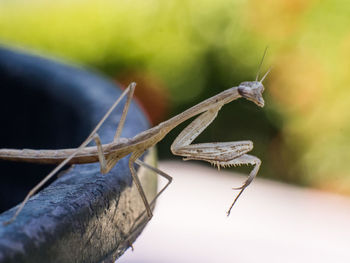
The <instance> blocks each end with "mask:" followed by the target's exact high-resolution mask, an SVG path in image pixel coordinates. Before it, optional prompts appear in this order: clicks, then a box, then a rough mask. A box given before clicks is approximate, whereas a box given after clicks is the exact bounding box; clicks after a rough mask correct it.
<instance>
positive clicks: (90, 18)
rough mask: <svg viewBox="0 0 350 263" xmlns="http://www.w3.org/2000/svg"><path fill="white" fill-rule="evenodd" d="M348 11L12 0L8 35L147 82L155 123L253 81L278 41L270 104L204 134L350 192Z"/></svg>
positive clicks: (0, 8) (298, 4)
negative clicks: (250, 147)
mask: <svg viewBox="0 0 350 263" xmlns="http://www.w3.org/2000/svg"><path fill="white" fill-rule="evenodd" d="M349 14H350V5H349V3H348V1H347V0H333V1H331V0H324V1H319V0H309V1H307V0H266V1H259V0H237V1H232V0H216V1H211V0H201V1H195V0H178V1H161V0H149V1H148V0H120V1H116V0H100V1H92V0H88V1H80V0H75V1H68V0H66V1H56V2H52V1H44V0H42V1H39V0H36V1H35V0H32V1H30V2H29V1H24V0H22V1H21V0H13V1H2V2H1V3H0V41H1V42H2V43H6V44H10V45H14V46H23V47H26V48H31V49H33V50H40V51H41V52H44V53H46V54H50V55H52V54H54V55H56V56H57V57H61V58H64V59H65V60H70V61H74V62H78V63H80V64H83V65H86V66H89V67H92V68H97V69H99V70H101V71H103V72H105V73H107V74H109V75H110V76H111V77H113V78H115V79H117V80H118V81H120V82H121V83H124V84H126V83H128V82H129V81H130V80H137V81H138V84H139V85H138V87H137V90H140V91H138V92H139V94H138V96H139V99H140V100H144V106H145V107H146V109H148V112H150V113H151V115H152V116H151V119H152V121H154V122H159V121H161V120H164V119H166V118H168V117H169V116H171V115H174V114H176V113H179V112H180V111H182V110H184V109H186V108H188V107H190V106H192V105H194V104H195V103H198V102H200V101H201V100H203V99H205V98H208V97H209V96H212V95H215V94H216V93H218V92H220V91H222V90H224V89H226V88H229V87H231V86H234V85H237V84H239V83H240V82H241V81H246V80H253V79H255V74H256V72H257V66H258V64H259V61H260V58H261V56H262V54H263V51H264V48H265V46H266V45H269V47H270V49H269V51H268V55H267V58H266V59H265V62H264V65H265V66H263V70H262V72H264V71H265V70H266V69H267V68H268V67H269V66H270V65H272V66H273V70H272V72H271V73H270V76H269V77H268V79H267V80H266V81H265V87H266V92H265V98H266V106H265V108H264V109H263V110H261V109H259V108H257V107H256V106H255V105H253V104H252V103H250V102H246V101H243V100H239V101H236V102H233V103H231V104H229V105H226V106H225V107H224V108H223V109H222V110H221V112H220V114H219V116H218V118H217V119H216V120H215V121H214V123H213V124H212V125H211V126H210V127H209V128H208V130H206V131H205V133H204V134H203V135H201V136H200V138H199V140H198V141H202V142H210V141H216V140H217V141H232V140H241V139H251V140H252V141H253V142H254V144H255V149H254V151H253V154H254V155H256V156H258V157H261V159H262V161H263V166H262V172H261V173H260V174H261V175H264V176H268V177H270V178H276V179H279V180H284V181H288V182H295V183H299V184H303V185H312V186H316V187H318V188H323V189H328V190H333V191H338V192H343V193H350V174H349V172H348V170H349V168H348V167H347V161H348V160H349V159H350V158H349V157H350V156H349V155H350V154H349V152H348V151H347V150H348V148H349V146H350V137H349V136H347V134H349V132H350V122H349V121H348V120H349V116H348V115H350V111H349V110H348V107H349V103H350V89H349V88H348V87H347V83H348V82H349V78H350V74H349V66H350V31H349V25H350V16H349ZM150 94H155V95H153V96H152V95H150ZM152 112H153V113H152ZM184 127H185V126H181V127H179V128H178V129H176V130H175V131H174V132H172V133H171V134H170V135H169V136H167V137H166V139H165V141H164V142H162V143H160V144H159V148H160V156H161V157H162V158H166V157H170V151H169V146H170V144H171V141H172V140H173V139H174V137H175V136H176V135H177V134H178V133H179V132H180V130H181V128H184Z"/></svg>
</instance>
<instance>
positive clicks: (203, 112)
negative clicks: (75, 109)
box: [0, 70, 270, 225]
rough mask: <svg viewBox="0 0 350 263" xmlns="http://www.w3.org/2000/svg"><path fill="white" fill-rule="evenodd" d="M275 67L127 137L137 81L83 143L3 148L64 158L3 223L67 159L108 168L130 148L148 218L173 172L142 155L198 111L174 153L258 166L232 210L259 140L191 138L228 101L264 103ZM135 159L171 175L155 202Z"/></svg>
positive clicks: (31, 158) (16, 157) (9, 156)
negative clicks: (104, 137) (114, 116)
mask: <svg viewBox="0 0 350 263" xmlns="http://www.w3.org/2000/svg"><path fill="white" fill-rule="evenodd" d="M269 71H270V70H268V71H267V72H266V73H265V75H264V76H263V77H262V79H261V80H260V81H258V74H259V73H258V74H257V77H256V79H255V81H246V82H242V83H240V84H239V86H237V87H232V88H229V89H227V90H225V91H223V92H221V93H219V94H217V95H215V96H213V97H211V98H208V99H206V100H204V101H203V102H201V103H199V104H197V105H195V106H193V107H191V108H189V109H188V110H186V111H184V112H182V113H180V114H178V115H176V116H174V117H172V118H170V119H169V120H167V121H164V122H162V123H160V124H158V125H157V126H154V127H153V128H150V129H148V130H146V131H143V132H141V133H139V134H137V135H136V136H134V137H133V138H121V137H120V136H121V132H122V129H123V126H124V122H125V120H126V116H127V112H128V109H129V105H130V103H131V99H132V97H133V94H134V90H135V86H136V83H131V84H130V85H129V86H128V87H127V89H125V91H124V92H123V93H122V94H121V96H120V97H119V98H118V99H117V100H116V101H115V103H114V104H113V105H112V106H111V108H110V109H109V110H108V111H107V113H106V114H105V115H104V117H103V118H102V119H101V120H100V122H99V123H98V124H97V125H96V127H95V128H94V129H93V131H92V132H91V133H90V135H89V136H88V137H87V138H86V140H85V141H84V142H83V143H82V144H81V145H80V146H79V147H78V148H72V149H62V150H28V149H25V150H16V149H0V159H2V160H9V161H22V162H33V163H50V164H57V163H58V164H59V165H58V166H57V167H56V168H54V169H53V170H52V171H51V172H50V173H49V174H48V175H47V176H46V177H45V178H44V179H43V180H42V181H41V182H40V183H39V184H37V185H36V186H35V187H34V188H33V189H32V190H31V191H30V192H29V193H28V194H27V196H26V197H25V199H24V200H23V201H22V203H21V204H20V205H19V207H18V208H17V210H16V212H15V213H14V215H13V216H12V218H11V219H10V220H9V221H7V222H4V223H3V224H4V225H6V224H9V223H11V222H13V221H14V220H15V219H16V217H17V216H18V215H19V214H20V212H21V210H22V209H23V207H24V205H25V204H26V202H27V201H28V200H29V198H30V197H31V196H33V195H34V194H35V192H36V191H38V189H39V188H40V187H41V186H42V185H44V184H45V182H47V181H48V180H49V179H50V178H52V177H53V176H54V175H55V174H56V173H57V172H58V171H59V170H60V169H61V168H62V167H64V166H65V165H66V164H82V163H92V162H99V163H100V170H101V173H102V174H106V173H108V172H109V171H110V170H111V169H112V168H113V167H114V166H115V164H116V163H117V162H118V161H119V160H120V159H122V158H124V157H125V156H127V155H129V154H130V158H129V169H130V172H131V176H132V178H133V181H134V183H135V185H136V187H137V190H138V192H139V194H140V197H141V199H142V201H143V203H144V206H145V209H146V212H147V216H148V219H151V218H152V215H153V214H152V210H151V207H152V205H153V204H154V202H155V200H156V199H157V198H158V197H159V195H160V194H161V193H162V192H163V191H164V190H165V189H166V188H167V187H168V186H169V184H170V183H171V181H172V177H171V176H170V175H168V174H166V173H165V172H163V171H161V170H159V169H157V168H155V167H152V166H150V165H148V164H147V163H144V162H143V161H141V160H140V159H139V158H140V157H141V156H142V155H143V153H144V152H145V151H146V150H147V149H149V148H150V147H153V146H154V145H155V144H157V143H158V142H159V141H161V140H162V139H163V138H164V137H165V136H166V135H167V134H168V133H169V132H170V131H171V130H172V129H174V128H175V127H176V126H178V125H179V124H181V123H182V122H184V121H186V120H188V119H190V118H192V117H194V116H196V115H199V116H198V117H197V118H196V119H194V120H193V121H192V122H191V123H190V124H189V125H188V126H187V127H186V128H185V129H184V130H183V131H182V132H181V133H180V134H179V135H178V136H177V138H176V139H175V140H174V142H173V143H172V145H171V147H170V149H171V152H172V153H173V154H174V155H179V156H182V157H183V158H184V160H201V161H206V162H209V163H211V164H213V165H216V166H217V167H218V168H220V167H227V166H237V165H253V166H254V168H253V169H252V170H251V172H250V174H249V176H248V178H247V180H246V181H245V182H244V184H243V185H242V186H241V187H237V188H233V189H235V190H240V192H239V193H238V195H237V196H236V198H235V199H234V201H233V202H232V204H231V206H230V207H229V209H228V211H227V215H229V214H230V212H231V209H232V207H233V206H234V204H235V203H236V201H237V200H238V198H239V196H240V195H241V194H242V193H243V191H244V190H245V189H246V188H247V187H248V185H249V184H250V183H251V182H252V181H253V179H254V178H255V177H256V175H257V173H258V171H259V168H260V165H261V161H260V159H259V158H257V157H255V156H253V155H249V154H247V153H248V152H250V151H251V150H252V149H253V143H252V142H251V141H248V140H247V141H237V142H217V143H199V144H191V143H192V142H193V141H194V140H195V139H196V138H197V136H198V135H199V134H200V133H202V132H203V131H204V130H205V129H206V128H207V127H208V125H209V124H211V123H212V121H213V120H214V119H215V118H216V116H217V114H218V112H219V111H220V109H221V108H222V106H224V105H225V104H227V103H230V102H231V101H233V100H236V99H238V98H245V99H247V100H250V101H252V102H254V103H255V104H256V105H258V106H260V107H263V106H264V99H263V96H262V93H263V91H264V85H263V84H262V82H263V81H264V79H265V78H266V76H267V75H268V73H269ZM125 96H127V99H126V103H125V105H124V108H123V113H122V116H121V119H120V121H119V124H118V127H117V130H116V133H115V136H114V139H113V141H112V142H111V143H108V144H104V145H102V144H101V140H100V137H99V135H98V133H97V131H98V130H99V128H100V127H101V126H102V124H103V123H104V121H105V120H106V119H107V118H108V116H109V115H110V114H111V112H112V111H113V110H114V108H115V107H116V106H117V105H118V104H119V103H120V102H121V100H122V99H123V98H124V97H125ZM92 140H94V141H95V143H96V146H89V147H87V145H88V144H89V143H90V142H91V141H92ZM134 163H136V164H138V165H140V166H144V167H145V168H147V169H150V170H152V171H154V172H156V173H157V174H159V175H161V176H163V177H164V178H166V179H167V180H168V182H167V183H166V185H165V186H164V187H163V188H162V189H161V190H160V191H159V192H158V194H157V195H156V196H155V198H154V199H153V200H152V201H151V202H150V203H149V202H148V200H147V198H146V195H145V193H144V190H143V188H142V186H141V183H140V180H139V178H138V176H137V174H136V171H135V167H134Z"/></svg>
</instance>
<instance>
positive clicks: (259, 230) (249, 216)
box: [118, 162, 350, 263]
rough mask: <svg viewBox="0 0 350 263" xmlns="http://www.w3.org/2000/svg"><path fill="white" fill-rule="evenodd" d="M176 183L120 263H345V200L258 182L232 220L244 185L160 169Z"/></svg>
mask: <svg viewBox="0 0 350 263" xmlns="http://www.w3.org/2000/svg"><path fill="white" fill-rule="evenodd" d="M159 167H160V169H162V170H163V171H165V172H167V173H168V174H170V175H171V176H173V178H174V180H173V183H172V184H171V185H170V187H169V189H168V190H167V191H165V193H164V194H163V196H161V197H160V199H159V200H158V203H157V206H156V210H155V212H154V217H153V219H152V221H151V222H150V223H149V224H148V226H147V227H146V229H145V230H144V232H143V233H142V235H141V236H140V237H139V238H138V239H137V241H136V242H135V243H134V248H135V250H134V252H132V251H131V250H130V249H129V250H128V251H127V252H126V253H125V254H124V255H123V256H122V257H121V258H120V259H119V260H118V262H128V263H131V262H133V263H136V262H143V263H145V262H149V263H151V262H152V263H157V262H167V263H171V262H254V263H255V262H318V263H322V262H350V199H349V198H346V197H342V196H337V195H332V194H327V193H323V192H319V191H316V190H310V189H304V188H299V187H295V186H289V185H286V184H281V183H276V182H273V181H268V180H263V179H259V178H257V180H255V181H253V183H252V184H251V185H250V186H249V188H247V189H246V190H245V192H244V193H243V194H242V196H241V197H240V199H239V200H238V203H237V204H236V205H235V207H234V208H233V210H232V212H231V215H230V217H226V210H227V208H228V207H229V205H230V204H231V202H232V200H233V198H234V194H236V193H237V192H235V191H233V190H231V187H235V186H239V185H240V184H241V183H242V182H243V181H244V179H245V178H244V177H241V176H237V175H235V174H233V173H232V172H228V171H223V170H221V171H220V172H218V171H217V170H216V169H214V168H211V167H205V166H200V165H198V164H193V163H191V164H190V163H187V162H161V163H160V166H159Z"/></svg>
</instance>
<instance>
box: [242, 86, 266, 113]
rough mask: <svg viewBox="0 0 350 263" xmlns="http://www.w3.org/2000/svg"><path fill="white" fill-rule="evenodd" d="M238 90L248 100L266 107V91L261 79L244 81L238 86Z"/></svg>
mask: <svg viewBox="0 0 350 263" xmlns="http://www.w3.org/2000/svg"><path fill="white" fill-rule="evenodd" d="M238 92H239V94H240V95H241V96H242V97H243V98H246V99H247V100H250V101H252V102H254V103H255V104H256V105H258V106H260V107H264V104H265V102H264V98H263V96H262V93H263V92H264V85H263V84H262V83H261V82H259V81H246V82H242V83H241V84H239V86H238Z"/></svg>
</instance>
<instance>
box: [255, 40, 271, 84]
mask: <svg viewBox="0 0 350 263" xmlns="http://www.w3.org/2000/svg"><path fill="white" fill-rule="evenodd" d="M267 49H268V46H266V48H265V51H264V55H263V56H262V58H261V61H260V64H259V68H258V72H257V73H256V78H255V81H258V78H259V74H260V70H261V65H262V63H263V62H264V58H265V55H266V52H267ZM269 71H270V70H269ZM265 75H266V74H265ZM264 78H265V76H264ZM264 78H263V79H264ZM260 82H262V80H261V81H260Z"/></svg>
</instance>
